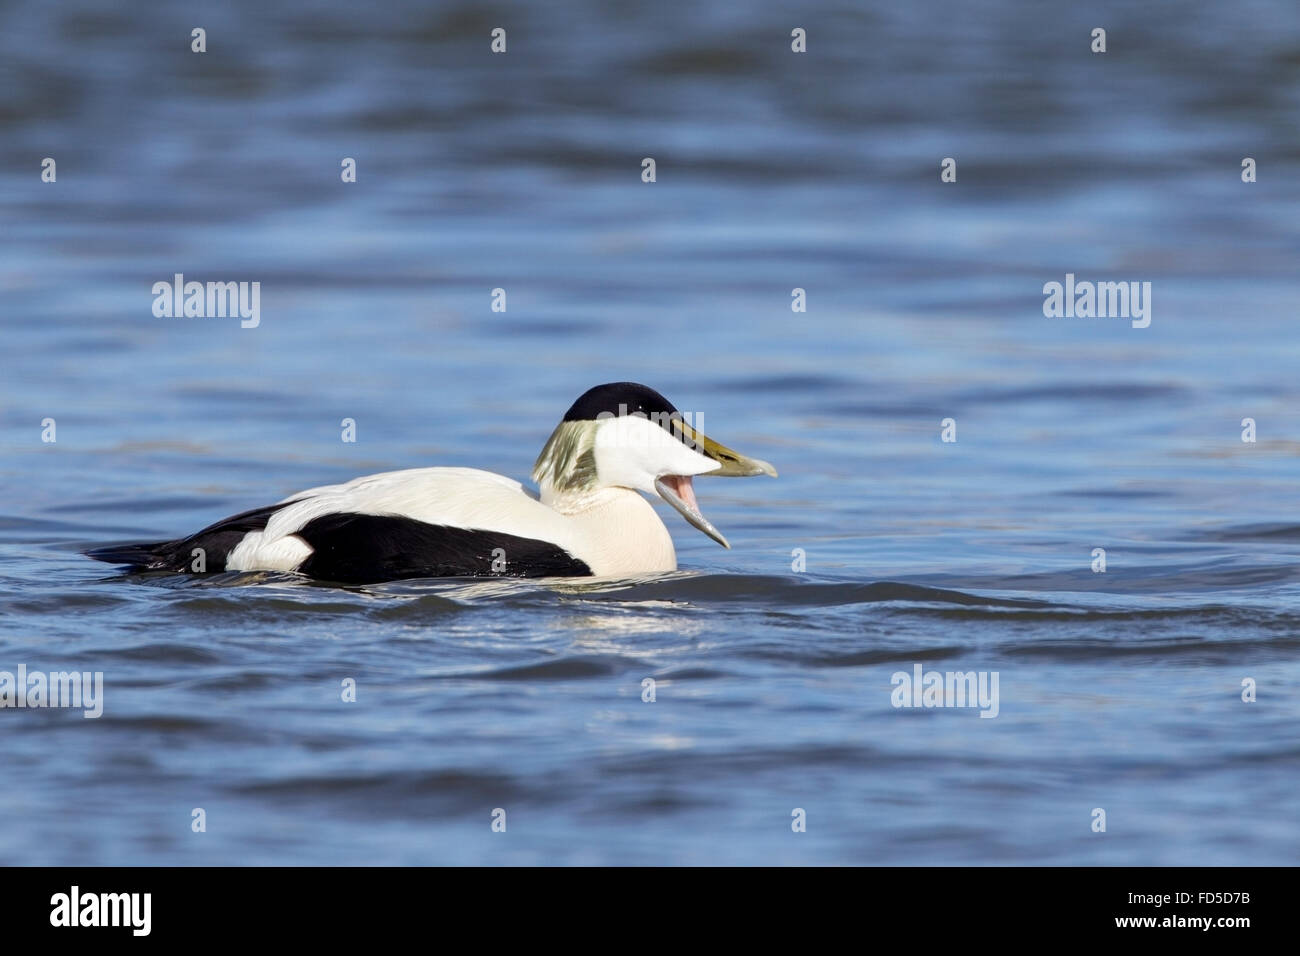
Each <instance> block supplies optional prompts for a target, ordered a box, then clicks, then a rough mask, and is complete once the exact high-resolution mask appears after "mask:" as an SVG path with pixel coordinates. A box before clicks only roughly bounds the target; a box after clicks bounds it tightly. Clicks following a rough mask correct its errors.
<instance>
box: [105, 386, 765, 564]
mask: <svg viewBox="0 0 1300 956" xmlns="http://www.w3.org/2000/svg"><path fill="white" fill-rule="evenodd" d="M706 474H707V475H726V476H742V475H760V474H767V475H772V476H773V477H775V476H776V469H775V468H773V467H772V466H771V465H769V464H768V463H767V462H765V461H759V460H758V459H757V458H746V457H745V456H744V455H741V454H739V453H737V452H734V451H732V450H731V449H729V448H726V447H724V446H722V445H719V444H718V443H717V442H715V441H713V440H712V439H710V438H706V437H705V436H704V435H703V434H701V433H700V432H699V431H697V430H695V429H694V428H693V427H692V426H691V425H690V424H688V423H687V422H686V421H685V420H684V419H683V416H682V415H681V413H680V412H678V411H677V409H676V408H674V407H673V405H672V403H670V402H669V401H668V400H667V399H666V398H664V397H663V396H662V395H660V394H659V393H658V392H656V391H655V390H654V389H652V388H647V387H646V386H644V385H637V384H635V383H633V382H615V383H612V384H609V385H598V386H596V387H595V388H593V389H590V390H589V391H587V392H586V393H585V394H584V395H583V396H582V397H581V398H579V399H578V400H577V401H576V402H574V403H573V406H572V407H571V408H570V409H569V410H568V411H567V412H566V413H565V415H564V420H563V421H561V422H560V424H559V425H558V426H557V427H556V429H555V431H554V432H552V433H551V437H550V440H549V441H547V443H546V446H545V447H544V448H543V449H542V453H541V454H540V455H538V456H537V462H536V463H535V464H534V465H533V480H534V481H536V482H537V486H538V489H539V492H533V491H531V490H530V489H526V488H524V486H523V485H521V484H520V483H519V482H517V481H512V480H511V479H509V478H505V477H503V476H501V475H495V474H493V473H491V472H487V471H478V470H476V469H473V468H414V469H410V470H406V471H389V472H384V473H383V474H378V475H369V476H367V477H364V478H356V479H354V480H352V481H349V482H347V483H346V484H342V485H326V486H324V487H321V488H312V489H311V490H309V491H303V492H299V493H298V494H296V495H292V496H291V497H289V498H286V499H284V500H283V501H281V502H280V503H279V504H275V505H270V506H268V507H265V508H255V509H253V510H252V511H245V512H243V513H242V514H237V515H235V516H234V517H231V518H227V519H225V520H224V521H218V522H217V523H216V524H214V525H210V526H208V527H206V528H204V529H203V530H202V531H199V532H198V533H196V534H192V535H190V536H189V537H188V538H178V539H176V540H175V541H162V542H159V543H157V544H129V545H119V546H110V547H104V548H96V549H94V550H91V551H87V552H86V554H87V555H89V556H90V557H92V558H95V559H96V560H99V561H107V562H110V563H113V564H125V565H130V566H131V567H132V568H133V569H135V570H140V571H181V572H195V571H207V572H216V571H296V572H298V573H300V574H305V575H308V576H309V577H312V578H317V579H320V580H325V581H336V582H340V583H345V584H367V583H373V582H378V581H392V580H396V579H399V578H417V577H419V578H424V577H444V576H454V575H469V576H484V575H513V576H516V577H551V576H585V575H595V576H614V575H619V576H624V575H637V574H653V573H656V572H663V571H673V570H676V568H677V555H676V552H675V551H674V550H673V542H672V538H671V537H670V536H669V534H668V529H667V528H665V527H664V524H663V522H662V521H661V520H660V519H659V516H658V515H657V514H655V510H654V508H653V507H651V505H650V503H649V502H648V501H646V499H645V498H643V497H641V492H645V493H647V494H657V495H658V496H659V497H660V498H662V499H663V500H664V501H666V502H668V504H670V505H672V507H673V508H675V509H677V511H678V512H680V513H681V515H682V517H684V518H685V519H686V520H687V521H688V522H689V523H690V524H692V525H693V526H694V527H696V528H698V529H699V530H700V531H703V532H704V533H705V534H707V535H708V536H709V537H710V538H712V539H713V540H714V541H717V542H718V543H719V544H721V545H722V546H723V547H724V548H730V547H731V545H729V544H728V543H727V539H726V538H724V537H723V536H722V534H721V533H720V532H719V531H718V530H717V529H716V528H715V527H713V525H712V524H710V523H709V521H708V519H707V518H705V517H704V516H703V515H702V514H700V511H699V506H698V504H697V503H696V500H695V491H694V489H693V487H692V485H691V476H693V475H706Z"/></svg>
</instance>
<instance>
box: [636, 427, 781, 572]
mask: <svg viewBox="0 0 1300 956" xmlns="http://www.w3.org/2000/svg"><path fill="white" fill-rule="evenodd" d="M672 424H673V427H674V428H676V429H678V431H680V432H681V434H682V436H683V438H684V439H685V440H686V443H687V444H688V445H689V446H690V447H691V448H693V449H695V450H696V451H697V452H699V453H700V454H701V455H704V456H706V457H708V458H712V459H713V460H714V461H716V462H718V463H719V464H720V465H721V467H719V468H716V469H714V470H713V471H706V472H704V474H706V475H720V476H722V477H724V478H741V477H748V476H751V475H771V476H772V477H773V478H775V477H776V469H775V468H773V467H772V466H771V465H769V464H768V463H767V462H765V461H762V460H761V459H758V458H748V457H746V456H745V455H742V454H741V453H740V452H738V451H732V450H731V449H730V448H728V447H727V446H726V445H720V444H718V443H717V442H715V441H714V440H713V439H712V438H709V437H708V436H707V435H704V434H702V433H701V432H698V431H696V430H695V429H694V428H692V427H691V426H690V425H688V424H686V423H685V422H684V421H681V420H679V419H673V422H672ZM655 490H656V491H658V492H659V497H660V498H662V499H663V500H664V501H666V502H668V503H669V504H670V505H672V506H673V507H674V508H675V509H677V512H678V513H679V514H680V515H681V516H682V517H683V518H685V519H686V520H687V522H688V523H689V524H690V525H691V527H693V528H698V529H699V530H700V531H703V532H704V533H705V534H707V535H708V536H709V537H710V538H712V539H713V540H714V541H716V542H718V544H720V545H722V546H723V547H724V548H728V549H729V548H730V547H731V545H730V544H728V543H727V539H726V538H724V537H723V536H722V532H721V531H719V530H718V529H717V528H715V527H713V523H712V522H710V521H709V519H708V518H706V517H704V515H702V514H700V506H699V503H698V502H697V501H696V500H695V488H694V486H693V485H692V484H691V476H690V475H662V476H660V477H659V478H656V479H655Z"/></svg>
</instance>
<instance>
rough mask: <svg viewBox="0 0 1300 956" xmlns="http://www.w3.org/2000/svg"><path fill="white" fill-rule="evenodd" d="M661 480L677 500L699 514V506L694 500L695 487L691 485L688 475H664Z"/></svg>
mask: <svg viewBox="0 0 1300 956" xmlns="http://www.w3.org/2000/svg"><path fill="white" fill-rule="evenodd" d="M662 480H663V483H664V484H665V485H667V486H668V487H669V488H671V489H672V490H673V493H674V494H675V495H677V497H678V498H681V499H682V501H684V502H686V504H687V505H689V506H690V508H691V510H692V511H695V512H696V513H698V512H699V510H700V505H699V502H697V501H696V500H695V486H694V485H692V484H691V476H690V475H664V476H663V479H662Z"/></svg>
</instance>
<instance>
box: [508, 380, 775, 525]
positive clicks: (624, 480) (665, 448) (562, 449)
mask: <svg viewBox="0 0 1300 956" xmlns="http://www.w3.org/2000/svg"><path fill="white" fill-rule="evenodd" d="M692 421H694V423H695V425H698V424H699V415H698V414H697V415H694V416H692V415H689V414H686V415H683V414H682V413H681V412H679V411H678V410H677V409H676V408H675V407H674V406H673V404H672V402H670V401H668V399H666V398H664V397H663V396H662V395H660V394H659V393H658V392H656V391H655V390H654V389H653V388H647V387H646V386H645V385H638V384H636V383H635V382H612V383H610V384H608V385H597V386H596V387H595V388H592V389H588V390H587V391H586V392H584V393H583V395H582V397H580V398H579V399H578V400H577V401H576V402H574V403H573V405H572V406H571V407H570V408H569V410H568V411H567V412H565V413H564V420H563V421H561V422H560V424H559V425H558V426H556V429H555V431H554V432H552V433H551V437H550V439H549V440H548V441H547V442H546V447H544V448H543V449H542V453H541V454H540V455H538V456H537V462H536V463H535V464H534V465H533V480H534V481H536V482H537V484H538V485H539V486H540V487H541V488H542V489H543V494H544V495H552V496H558V495H565V494H579V495H581V494H585V493H589V492H592V491H595V490H597V489H600V488H611V487H619V488H633V489H635V490H637V491H644V492H645V493H646V494H653V495H658V496H659V497H660V498H662V499H663V500H664V501H666V502H668V504H670V505H672V506H673V507H674V508H675V509H677V511H678V512H679V513H680V514H681V516H682V517H683V518H685V519H686V520H687V521H688V522H690V523H691V525H692V526H694V527H696V528H698V529H699V530H701V531H703V532H704V533H705V534H707V535H708V536H709V537H710V538H712V539H713V540H714V541H716V542H718V544H720V545H722V546H723V547H724V548H730V547H731V545H730V544H728V543H727V539H726V538H724V537H723V536H722V533H721V532H720V531H718V529H717V528H715V527H713V525H712V524H711V523H710V522H709V520H708V519H707V518H705V517H704V515H702V514H700V508H699V504H698V503H697V502H696V500H695V489H694V487H693V486H692V484H691V479H692V477H693V476H695V475H718V476H723V477H743V476H749V475H771V476H772V477H773V478H775V477H776V469H775V468H773V467H772V466H771V465H769V464H768V463H767V462H765V461H760V460H759V459H757V458H747V457H746V456H744V455H742V454H740V453H739V452H736V451H732V450H731V449H730V448H727V447H726V446H725V445H720V444H718V443H717V442H716V441H714V440H713V439H712V438H709V437H707V436H706V435H704V434H703V433H702V432H701V431H700V430H699V428H697V427H695V425H692Z"/></svg>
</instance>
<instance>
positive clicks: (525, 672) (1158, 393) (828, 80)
mask: <svg viewBox="0 0 1300 956" xmlns="http://www.w3.org/2000/svg"><path fill="white" fill-rule="evenodd" d="M705 6H706V7H707V6H712V7H714V8H712V9H702V8H701V6H700V5H697V4H687V3H676V2H673V3H668V4H657V5H649V6H643V7H641V8H637V9H635V10H633V9H631V8H620V7H619V6H618V5H606V4H596V3H581V2H564V3H558V4H546V5H544V7H543V6H541V5H539V6H533V5H527V6H522V5H498V6H493V5H490V4H489V5H483V4H469V3H450V4H448V3H441V4H439V3H389V4H382V5H379V6H378V7H376V8H370V7H358V6H355V5H346V4H339V3H333V2H326V3H312V4H307V5H284V6H282V7H277V5H273V4H242V3H240V4H230V5H226V6H225V7H222V8H219V9H218V8H212V9H206V10H204V11H203V12H202V16H201V18H199V19H196V17H199V15H198V14H194V13H191V12H187V11H186V10H184V8H182V7H180V6H164V7H159V8H158V11H157V12H151V11H150V10H148V9H147V8H146V7H144V6H141V7H139V8H138V9H137V8H136V7H135V6H134V5H130V6H125V5H120V4H118V5H113V4H98V3H90V2H69V3H61V4H47V3H36V2H21V3H17V4H11V5H10V6H9V7H7V8H6V12H5V14H4V29H3V30H0V89H2V90H3V92H2V93H0V202H2V203H3V210H2V214H3V215H2V221H3V224H4V225H3V229H0V295H2V296H3V304H4V309H3V319H2V320H0V321H3V323H4V341H5V348H4V350H3V352H2V353H0V443H2V444H3V455H2V456H0V492H2V493H3V497H2V498H0V608H2V609H3V610H2V613H0V670H9V671H14V670H16V668H17V667H18V666H19V665H25V666H26V667H27V668H29V669H31V670H46V671H49V670H64V669H76V670H89V671H102V672H103V674H104V682H105V690H104V695H105V697H104V714H103V716H102V717H101V718H99V719H98V720H85V719H83V718H82V717H81V716H80V714H79V713H78V712H69V711H55V710H30V709H24V710H18V709H0V761H3V763H4V766H5V769H6V780H7V783H8V785H7V786H6V787H5V788H4V789H3V791H0V821H3V824H4V825H3V826H0V862H4V863H94V864H148V863H166V864H190V863H218V864H237V863H252V864H264V863H290V864H293V863H302V864H326V863H416V864H423V863H432V864H440V863H478V862H487V863H566V864H567V863H601V864H627V863H742V864H751V863H833V864H844V863H851V864H857V863H892V864H910V863H921V864H932V863H999V864H1000V863H1045V864H1062V863H1088V864H1093V863H1096V864H1151V863H1154V864H1175V863H1180V864H1242V863H1246V864H1250V863H1293V862H1295V861H1296V860H1297V858H1300V786H1298V784H1300V697H1298V696H1297V695H1298V692H1300V664H1298V663H1297V662H1298V661H1300V570H1298V569H1300V457H1298V456H1297V452H1298V451H1300V418H1298V417H1297V409H1300V378H1298V376H1297V374H1296V373H1297V368H1298V367H1300V364H1298V360H1300V347H1298V343H1300V338H1298V337H1297V333H1296V326H1295V323H1296V320H1297V306H1300V284H1298V283H1297V278H1298V277H1297V253H1300V235H1298V227H1297V223H1300V186H1298V185H1297V184H1298V183H1300V146H1298V145H1297V139H1296V129H1297V127H1296V123H1295V116H1296V115H1297V109H1298V108H1300V93H1298V90H1300V20H1297V18H1296V17H1295V10H1294V8H1293V6H1292V5H1291V4H1290V3H1288V2H1285V0H1277V2H1269V0H1255V2H1251V3H1245V4H1240V5H1224V6H1222V8H1221V9H1219V8H1215V7H1214V6H1211V5H1205V7H1204V8H1202V9H1199V10H1197V11H1195V12H1193V11H1191V10H1189V9H1188V6H1187V5H1183V4H1175V3H1151V4H1144V5H1141V8H1140V9H1133V8H1132V5H1129V4H1108V3H1098V4H1094V5H1092V8H1091V9H1086V8H1085V7H1086V5H1075V4H1071V5H1068V6H1066V5H1063V4H1062V5H1057V4H1038V3H1019V2H1014V0H997V2H987V3H980V4H978V5H974V6H972V5H969V4H959V3H952V2H944V3H921V4H911V5H909V4H901V5H900V4H871V3H847V2H846V3H822V4H812V5H809V6H806V7H800V8H799V9H798V10H797V11H787V10H783V9H782V8H780V7H778V6H777V5H774V4H772V5H750V4H741V5H721V6H719V5H705ZM192 21H193V22H192ZM197 25H202V26H204V27H205V28H206V30H207V31H208V52H207V53H206V54H201V55H200V54H193V53H191V52H190V50H189V31H190V29H191V28H192V27H194V26H197ZM1098 25H1101V26H1105V27H1107V28H1108V33H1109V52H1108V53H1106V54H1105V55H1094V54H1091V53H1089V52H1088V43H1089V40H1088V37H1089V33H1090V31H1091V29H1092V28H1093V27H1095V26H1098ZM496 26H502V27H505V28H506V29H507V30H508V37H509V40H508V44H509V45H508V52H507V53H506V54H505V55H504V56H493V55H492V54H491V53H490V52H489V50H488V43H489V34H490V31H491V30H492V28H493V27H496ZM795 26H802V27H804V28H805V29H807V30H808V35H809V41H808V45H809V50H808V53H806V54H803V55H798V54H793V53H791V52H790V49H789V33H790V30H791V28H793V27H795ZM46 156H49V157H53V158H55V159H56V160H57V170H58V179H57V182H56V183H53V184H50V183H42V182H41V181H40V176H39V172H40V161H41V159H42V158H43V157H46ZM647 156H650V157H654V158H655V159H656V162H657V181H656V182H655V183H653V184H645V183H642V182H641V179H640V172H641V160H642V159H643V158H644V157H647ZM949 156H951V157H955V158H956V159H957V160H958V169H959V174H958V181H957V182H956V183H953V184H942V183H940V181H939V176H938V170H939V162H940V160H941V159H942V158H943V157H949ZM1247 156H1249V157H1252V158H1254V159H1256V161H1257V163H1258V168H1259V177H1258V182H1256V183H1254V184H1250V185H1247V184H1244V183H1242V182H1241V178H1240V164H1241V160H1242V158H1243V157H1247ZM343 157H353V158H355V159H356V160H357V168H358V181H357V182H356V183H355V184H350V185H344V184H343V183H341V182H340V177H339V168H340V161H341V159H342V158H343ZM178 272H179V273H184V274H185V275H186V277H187V278H193V279H199V280H201V281H202V280H209V279H212V280H232V281H259V282H260V283H261V289H262V301H261V306H262V309H261V323H260V325H259V326H258V327H257V328H255V329H242V328H240V326H239V322H238V321H237V320H230V319H159V318H155V317H154V316H153V314H152V311H151V306H152V302H153V296H152V294H151V292H150V288H151V286H152V284H153V283H154V282H157V281H160V280H161V281H167V280H169V279H170V278H171V276H172V275H173V274H175V273H178ZM1066 273H1075V274H1077V275H1078V276H1079V277H1080V278H1081V279H1094V280H1111V279H1113V280H1130V279H1131V280H1140V281H1149V282H1151V283H1152V287H1153V298H1152V323H1151V325H1150V327H1149V328H1146V329H1134V328H1132V327H1131V326H1130V324H1129V323H1128V322H1127V321H1125V320H1122V319H1047V318H1044V316H1043V312H1042V303H1043V295H1042V286H1043V284H1044V283H1045V282H1050V281H1061V280H1063V278H1064V276H1065V274H1066ZM498 287H499V288H504V289H506V290H507V293H508V311H507V312H505V313H494V312H492V311H491V309H490V293H491V290H492V289H494V288H498ZM796 287H797V288H802V289H805V290H806V292H807V301H808V311H807V312H806V313H802V314H796V313H793V312H792V311H791V308H790V301H791V290H792V289H794V288H796ZM621 379H631V380H636V381H643V382H646V383H647V384H650V385H652V386H653V387H655V388H657V389H659V390H660V391H662V392H664V393H665V394H666V395H667V396H668V397H669V398H670V399H672V400H673V401H674V402H675V403H676V404H677V405H678V406H679V407H680V408H682V409H684V410H688V411H691V412H695V413H698V414H700V415H702V416H703V422H702V424H703V427H704V428H705V430H706V431H707V432H708V433H709V434H711V435H713V436H714V437H716V438H718V439H719V440H721V441H723V442H725V443H727V444H729V445H732V446H733V447H735V448H737V449H739V450H741V451H743V452H746V453H749V454H752V455H756V456H759V457H762V458H765V459H768V460H770V461H772V462H773V463H774V464H775V465H776V466H777V467H778V468H779V469H780V472H781V477H780V478H779V479H777V480H775V481H773V480H770V479H767V478H763V479H753V480H747V481H712V480H710V479H708V478H702V479H700V481H698V482H697V485H696V487H697V491H698V493H699V496H700V499H701V503H702V505H703V507H704V510H705V512H706V514H708V515H709V516H710V518H711V519H712V520H713V521H714V523H715V524H717V525H718V527H719V528H720V529H722V531H723V532H724V533H726V534H727V535H728V537H729V538H730V540H731V543H732V545H733V550H731V551H724V550H722V549H720V548H718V547H717V546H716V545H714V544H713V543H712V542H710V541H709V540H707V539H706V538H704V536H702V535H700V534H698V533H697V532H695V531H693V530H692V529H691V528H689V527H688V526H687V525H686V524H685V523H684V522H682V521H681V520H680V519H679V518H678V517H677V516H676V515H675V514H674V513H672V512H671V511H668V510H667V509H663V512H662V513H663V515H664V518H665V521H666V522H667V523H668V525H669V528H670V530H671V531H672V533H673V535H674V538H675V540H676V542H677V546H678V556H679V562H680V565H681V570H680V571H679V572H677V573H676V574H673V575H669V576H666V577H663V578H660V579H657V580H638V581H624V582H573V581H566V582H555V583H548V582H536V581H530V582H516V581H504V580H491V581H408V582H402V583H395V584H389V585H378V586H373V587H365V588H347V589H345V588H335V587H327V586H320V585H316V584H311V583H305V582H302V581H298V580H294V579H293V578H292V576H288V575H272V574H263V575H239V574H222V575H215V576H211V577H208V578H203V579H187V578H182V577H179V576H171V575H162V576H158V575H138V576H134V577H132V576H126V575H123V574H121V573H119V572H117V571H115V570H114V569H112V568H110V567H107V566H105V565H100V564H95V563H93V562H91V561H89V560H87V559H85V558H83V557H81V556H80V554H79V551H80V549H82V548H85V547H89V546H92V545H95V544H101V543H105V542H109V541H118V540H123V539H133V538H134V539H139V540H150V539H160V538H168V537H173V536H176V535H178V534H181V533H184V532H190V531H193V530H196V529H197V528H199V527H201V526H203V525H205V524H208V523H209V522H211V521H213V520H215V519H217V518H220V517H222V516H224V515H228V514H232V513H235V512H238V511H242V510H245V509H247V508H252V507H255V506H258V505H263V504H267V503H269V502H271V501H274V500H278V499H279V498H282V497H283V496H285V495H287V494H289V493H291V492H294V491H297V490H299V489H302V488H306V487H311V486H316V485H320V484H325V483H328V482H334V481H342V480H346V479H348V478H351V477H353V476H355V475H360V474H366V473H370V472H375V471H383V470H388V469H393V468H406V467H421V466H427V465H437V464H445V465H461V466H473V467H481V468H487V469H490V470H493V471H499V472H502V473H504V474H508V475H511V476H514V477H518V478H525V477H526V476H527V473H528V471H529V468H530V467H531V464H532V461H533V458H534V457H535V455H536V453H537V451H538V450H539V448H540V447H541V444H542V442H543V441H544V440H545V438H546V437H547V435H549V433H550V430H551V428H552V427H553V426H554V424H555V422H556V421H557V420H558V418H559V416H560V415H561V414H562V413H563V411H564V409H565V408H566V407H567V406H568V404H569V403H570V402H571V401H572V400H573V399H574V398H575V397H576V396H577V395H578V394H579V393H580V392H582V391H583V390H585V389H586V388H587V387H588V386H590V385H593V384H596V383H599V382H604V381H613V380H621ZM950 417H951V418H953V419H954V420H955V422H956V428H957V441H956V442H955V443H944V442H942V441H941V440H940V421H941V420H942V419H945V418H950ZM46 418H52V419H54V420H55V422H56V423H57V441H56V442H53V443H49V442H43V441H42V440H41V437H42V424H41V423H42V420H43V419H46ZM344 418H352V419H354V420H355V422H356V423H357V435H358V440H357V442H356V443H355V444H349V443H344V442H342V441H341V440H340V431H341V427H340V423H341V421H342V420H343V419H344ZM1245 418H1252V419H1254V421H1255V422H1256V427H1257V438H1258V440H1257V441H1256V442H1254V443H1247V442H1243V441H1242V427H1243V426H1242V420H1243V419H1245ZM1096 548H1104V549H1105V553H1106V570H1105V572H1104V573H1096V572H1094V571H1093V569H1092V566H1093V562H1094V558H1093V553H1094V549H1096ZM800 555H802V560H803V561H804V562H805V567H804V568H803V570H799V569H798V564H799V559H800ZM918 664H919V665H921V666H922V667H923V668H924V669H926V670H940V671H970V670H975V671H988V672H994V671H995V672H997V673H998V675H999V687H1000V700H999V710H998V715H997V717H996V718H995V719H981V718H980V717H979V716H978V712H977V711H976V710H973V709H955V708H954V709H924V708H920V709H906V708H895V707H894V706H892V704H891V690H892V689H893V688H892V685H891V677H892V675H893V674H894V673H895V672H898V671H904V672H907V673H911V672H912V669H913V667H914V666H915V665H918ZM346 678H352V679H354V680H355V681H356V684H357V688H358V689H357V700H356V702H355V703H344V702H342V701H341V699H340V682H341V681H343V680H344V679H346ZM647 678H652V679H653V680H654V681H655V700H654V702H653V703H650V702H645V701H643V700H642V693H643V681H645V680H646V679H647ZM1246 679H1250V680H1252V681H1253V682H1254V684H1255V687H1256V688H1257V697H1258V699H1257V701H1256V702H1254V703H1245V702H1243V700H1242V691H1243V680H1246ZM198 807H201V808H203V809H204V810H205V811H206V817H207V831H206V832H205V833H194V832H192V831H191V813H192V811H193V809H194V808H198ZM495 808H503V809H505V811H506V813H507V819H508V826H507V831H506V832H505V833H504V834H502V833H493V832H492V831H491V828H490V824H491V815H492V811H493V810H494V809H495ZM794 808H802V809H803V810H805V811H806V815H807V832H805V833H798V834H796V833H793V832H792V831H791V819H792V817H791V814H792V811H793V810H794ZM1094 808H1103V809H1104V810H1105V811H1106V815H1107V829H1106V832H1105V833H1095V832H1093V831H1092V829H1091V823H1092V820H1093V811H1094Z"/></svg>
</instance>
